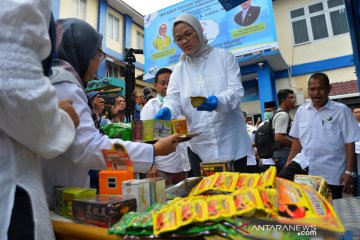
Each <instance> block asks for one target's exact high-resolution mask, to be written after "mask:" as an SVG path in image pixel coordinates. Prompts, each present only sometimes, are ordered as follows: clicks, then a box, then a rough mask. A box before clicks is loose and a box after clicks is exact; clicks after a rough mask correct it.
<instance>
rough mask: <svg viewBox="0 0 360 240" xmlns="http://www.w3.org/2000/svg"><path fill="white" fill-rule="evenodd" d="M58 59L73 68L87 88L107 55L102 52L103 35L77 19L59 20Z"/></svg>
mask: <svg viewBox="0 0 360 240" xmlns="http://www.w3.org/2000/svg"><path fill="white" fill-rule="evenodd" d="M57 23H58V26H57V33H58V35H60V36H59V37H58V44H59V45H58V50H57V57H58V59H61V60H64V61H66V62H68V63H70V65H71V66H72V68H73V69H74V70H75V71H76V73H77V75H78V76H79V77H80V79H81V80H82V83H83V84H84V86H85V87H86V85H87V82H88V81H91V80H93V79H94V75H95V73H96V71H97V69H98V68H99V65H100V63H101V61H102V60H103V59H104V57H105V54H104V52H103V51H102V50H101V41H102V38H103V36H102V34H100V33H98V32H97V31H96V30H95V29H94V28H93V27H92V26H91V25H90V24H88V23H86V22H84V21H82V20H79V19H75V18H69V19H60V20H58V22H57Z"/></svg>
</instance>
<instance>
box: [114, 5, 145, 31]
mask: <svg viewBox="0 0 360 240" xmlns="http://www.w3.org/2000/svg"><path fill="white" fill-rule="evenodd" d="M107 2H108V6H110V7H112V8H114V9H115V10H117V11H118V12H119V13H121V14H126V15H129V16H131V17H132V19H133V21H134V22H135V23H137V24H139V25H140V26H144V16H143V15H141V14H140V13H139V12H138V11H136V10H135V9H133V8H132V7H130V6H129V5H127V4H126V3H125V2H123V1H120V0H108V1H107Z"/></svg>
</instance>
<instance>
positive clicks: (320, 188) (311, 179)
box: [294, 174, 332, 203]
mask: <svg viewBox="0 0 360 240" xmlns="http://www.w3.org/2000/svg"><path fill="white" fill-rule="evenodd" d="M294 182H296V183H299V184H305V185H309V186H311V187H313V188H314V190H315V191H317V192H318V193H319V194H320V195H321V196H323V197H324V198H325V199H326V200H328V202H329V203H332V196H331V191H330V188H329V187H328V184H327V182H326V181H325V179H324V178H323V177H320V176H309V175H300V174H296V175H295V177H294Z"/></svg>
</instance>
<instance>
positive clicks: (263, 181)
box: [257, 166, 276, 188]
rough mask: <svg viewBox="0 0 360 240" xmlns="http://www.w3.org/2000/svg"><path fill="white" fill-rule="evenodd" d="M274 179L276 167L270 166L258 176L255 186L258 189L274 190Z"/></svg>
mask: <svg viewBox="0 0 360 240" xmlns="http://www.w3.org/2000/svg"><path fill="white" fill-rule="evenodd" d="M275 177H276V167H274V166H271V167H269V168H268V169H267V170H266V171H265V172H264V173H263V174H261V175H260V178H259V181H258V184H257V186H258V187H260V188H274V183H275Z"/></svg>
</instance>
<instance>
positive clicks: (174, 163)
mask: <svg viewBox="0 0 360 240" xmlns="http://www.w3.org/2000/svg"><path fill="white" fill-rule="evenodd" d="M171 73H172V71H171V70H170V69H167V68H161V69H160V70H159V71H158V72H157V73H156V75H155V84H154V86H155V89H156V91H157V93H158V94H157V96H156V98H152V99H150V100H149V101H148V102H147V103H146V104H145V106H144V107H143V109H142V110H141V112H140V119H141V120H149V119H154V116H155V115H156V113H157V112H158V111H159V110H160V108H161V107H162V105H163V99H164V97H165V96H166V89H167V86H168V83H169V79H170V75H171ZM189 170H190V163H189V160H188V156H187V143H185V142H184V143H180V144H179V145H178V146H177V149H176V151H175V152H173V153H171V154H169V155H168V156H161V157H156V161H155V165H154V166H153V167H152V169H151V170H150V172H148V173H147V176H148V177H155V176H159V177H164V178H165V181H166V185H173V184H176V183H178V182H180V181H182V180H184V179H186V178H187V171H189Z"/></svg>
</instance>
